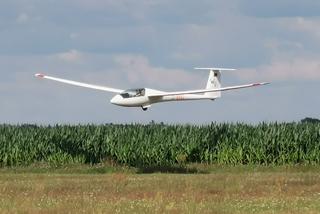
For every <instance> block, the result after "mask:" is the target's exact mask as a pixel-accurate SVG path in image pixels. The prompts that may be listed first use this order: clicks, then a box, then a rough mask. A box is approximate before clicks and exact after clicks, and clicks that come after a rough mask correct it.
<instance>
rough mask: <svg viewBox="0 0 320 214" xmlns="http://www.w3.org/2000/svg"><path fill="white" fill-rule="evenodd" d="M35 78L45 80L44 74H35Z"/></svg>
mask: <svg viewBox="0 0 320 214" xmlns="http://www.w3.org/2000/svg"><path fill="white" fill-rule="evenodd" d="M35 76H36V77H40V78H43V77H44V74H40V73H38V74H35Z"/></svg>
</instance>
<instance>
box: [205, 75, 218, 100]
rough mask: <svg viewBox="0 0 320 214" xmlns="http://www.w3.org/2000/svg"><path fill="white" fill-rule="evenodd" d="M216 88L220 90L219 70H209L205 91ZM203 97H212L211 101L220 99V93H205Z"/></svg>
mask: <svg viewBox="0 0 320 214" xmlns="http://www.w3.org/2000/svg"><path fill="white" fill-rule="evenodd" d="M218 88H221V72H220V70H210V72H209V78H208V82H207V86H206V89H218ZM205 95H206V96H208V97H212V99H215V98H219V97H221V91H216V92H206V93H205Z"/></svg>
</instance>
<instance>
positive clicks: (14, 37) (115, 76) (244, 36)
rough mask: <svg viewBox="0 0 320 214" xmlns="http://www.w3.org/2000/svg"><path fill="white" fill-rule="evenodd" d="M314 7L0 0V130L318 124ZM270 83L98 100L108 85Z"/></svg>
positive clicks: (208, 1)
mask: <svg viewBox="0 0 320 214" xmlns="http://www.w3.org/2000/svg"><path fill="white" fill-rule="evenodd" d="M319 26H320V2H319V1H316V0H314V1H312V0H305V1H297V0H278V1H275V0H270V1H249V0H230V1H216V0H200V1H182V0H170V1H169V0H141V1H133V0H117V1H116V0H66V1H53V0H46V1H40V0H10V1H9V0H5V1H1V2H0V74H1V78H0V96H1V97H0V98H1V99H0V108H1V111H0V123H39V124H48V123H50V124H55V123H71V124H74V123H110V122H112V123H134V122H143V123H145V122H149V121H151V120H154V121H156V122H161V121H163V122H166V123H196V124H203V123H209V122H212V121H216V122H223V121H232V122H250V123H251V122H252V123H257V122H261V121H297V120H300V119H302V118H304V117H307V116H308V117H317V118H320V110H319V109H320V99H319V98H320V96H319V91H320V61H319V59H320V52H319V50H320V28H319ZM197 66H198V67H199V66H201V67H207V66H210V67H211V66H215V67H231V68H237V69H238V70H237V71H234V72H226V73H224V75H223V85H224V86H228V85H237V84H244V83H250V82H257V81H270V82H272V84H271V85H269V86H266V87H261V88H257V89H245V90H241V91H234V92H225V93H223V97H222V98H221V99H219V100H216V101H214V102H212V101H199V102H175V103H162V104H156V105H153V106H152V107H151V108H150V109H149V110H148V111H147V112H143V111H141V109H139V108H129V109H128V108H121V107H117V106H114V105H112V104H110V102H109V100H110V99H111V98H112V96H113V94H110V93H104V92H99V91H91V90H88V89H82V88H77V87H72V86H65V85H61V84H58V83H54V82H49V81H39V80H37V79H35V78H34V76H33V75H34V73H37V72H43V73H47V74H50V75H53V76H60V77H65V78H69V79H74V80H79V81H85V82H89V83H96V84H100V85H106V86H111V87H116V88H123V89H125V88H133V87H149V88H156V89H162V90H168V91H169V90H184V89H185V90H188V89H199V88H202V87H204V86H205V84H206V80H207V75H208V74H207V73H206V72H203V71H196V70H193V67H197Z"/></svg>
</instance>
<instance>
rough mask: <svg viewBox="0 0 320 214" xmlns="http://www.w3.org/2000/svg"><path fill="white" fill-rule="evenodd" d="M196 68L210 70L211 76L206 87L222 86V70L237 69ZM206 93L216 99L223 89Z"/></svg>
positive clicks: (215, 87) (216, 87)
mask: <svg viewBox="0 0 320 214" xmlns="http://www.w3.org/2000/svg"><path fill="white" fill-rule="evenodd" d="M195 69H199V70H209V78H208V82H207V86H206V89H218V88H221V71H223V70H230V71H233V70H235V69H229V68H195ZM205 95H207V96H208V97H211V98H212V99H215V98H219V97H221V91H216V92H206V93H205Z"/></svg>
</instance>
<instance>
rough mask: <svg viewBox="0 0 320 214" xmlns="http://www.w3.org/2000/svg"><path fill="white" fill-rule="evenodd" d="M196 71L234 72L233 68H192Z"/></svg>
mask: <svg viewBox="0 0 320 214" xmlns="http://www.w3.org/2000/svg"><path fill="white" fill-rule="evenodd" d="M194 69H196V70H209V71H235V70H236V69H234V68H194Z"/></svg>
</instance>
